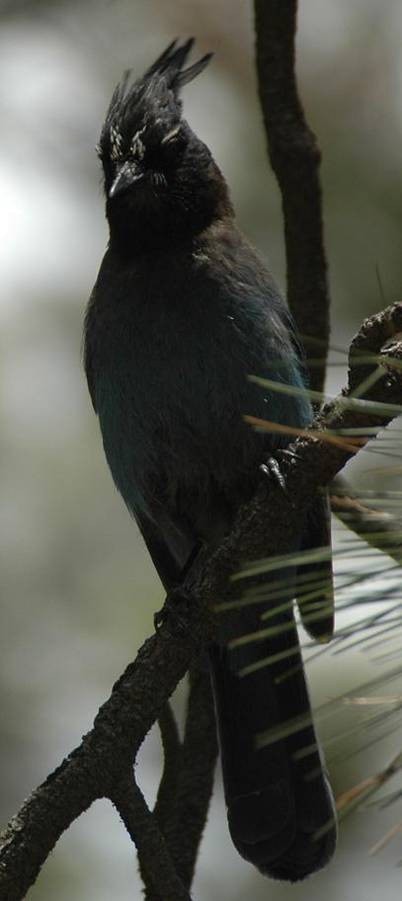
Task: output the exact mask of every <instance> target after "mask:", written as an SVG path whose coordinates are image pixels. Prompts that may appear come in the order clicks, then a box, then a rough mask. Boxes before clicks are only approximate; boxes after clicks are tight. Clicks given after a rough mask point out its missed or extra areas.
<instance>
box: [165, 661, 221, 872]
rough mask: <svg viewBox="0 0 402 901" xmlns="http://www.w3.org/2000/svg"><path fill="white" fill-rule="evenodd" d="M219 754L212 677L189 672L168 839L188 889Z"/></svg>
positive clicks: (206, 674) (194, 670) (203, 672)
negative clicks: (178, 764) (182, 738)
mask: <svg viewBox="0 0 402 901" xmlns="http://www.w3.org/2000/svg"><path fill="white" fill-rule="evenodd" d="M217 754H218V743H217V737H216V724H215V711H214V703H213V697H212V689H211V677H210V673H209V667H208V663H207V661H205V668H204V669H198V668H197V669H196V668H193V669H192V670H191V671H190V694H189V701H188V709H187V717H186V729H185V734H184V741H183V763H182V768H181V772H180V779H179V785H178V793H177V803H176V811H175V823H174V829H173V830H172V832H173V834H172V836H171V843H172V844H171V848H172V856H173V859H174V860H175V863H176V867H177V872H178V874H179V875H180V877H181V879H182V880H183V884H184V885H185V886H187V887H189V886H191V882H192V879H193V874H194V868H195V863H196V859H197V853H198V849H199V845H200V841H201V837H202V833H203V830H204V827H205V822H206V819H207V814H208V807H209V802H210V799H211V795H212V789H213V782H214V770H215V763H216V758H217Z"/></svg>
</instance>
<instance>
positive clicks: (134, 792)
mask: <svg viewBox="0 0 402 901" xmlns="http://www.w3.org/2000/svg"><path fill="white" fill-rule="evenodd" d="M111 800H112V802H113V804H114V805H115V807H116V809H117V810H118V812H119V814H120V817H121V819H122V821H123V823H124V825H125V827H126V829H127V832H128V833H129V835H130V836H131V838H132V840H133V842H134V843H135V845H136V848H137V850H138V856H139V859H140V861H141V875H142V878H143V881H144V883H145V886H146V888H147V889H148V888H150V889H151V892H152V894H153V893H154V892H156V893H157V894H156V895H155V897H158V898H159V897H161V896H160V895H159V890H160V886H163V901H191V898H190V895H189V893H188V891H187V889H186V888H185V887H184V885H183V883H182V881H181V879H180V877H179V876H178V874H177V869H176V867H175V866H174V863H173V861H172V858H171V855H170V853H169V850H168V846H167V843H166V842H165V839H164V837H163V835H162V832H161V831H160V829H159V828H158V825H157V820H156V817H155V816H153V814H152V813H151V812H150V810H149V809H148V806H147V804H146V802H145V799H144V797H143V794H142V792H141V791H140V789H139V788H138V785H137V784H136V782H135V781H134V777H133V774H132V772H130V771H128V772H127V773H126V774H125V775H124V776H123V778H121V780H120V783H119V785H118V786H116V787H115V788H114V789H113V792H112V797H111Z"/></svg>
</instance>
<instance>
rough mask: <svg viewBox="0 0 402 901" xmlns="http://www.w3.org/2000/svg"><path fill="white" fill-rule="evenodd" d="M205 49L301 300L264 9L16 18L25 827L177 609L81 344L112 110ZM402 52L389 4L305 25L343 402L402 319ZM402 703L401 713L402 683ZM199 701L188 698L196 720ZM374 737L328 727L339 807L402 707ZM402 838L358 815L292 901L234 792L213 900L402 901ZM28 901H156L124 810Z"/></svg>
mask: <svg viewBox="0 0 402 901" xmlns="http://www.w3.org/2000/svg"><path fill="white" fill-rule="evenodd" d="M192 34H195V35H196V36H197V38H198V52H199V53H200V54H201V53H203V52H207V51H209V50H213V51H214V52H215V58H214V60H213V62H212V64H211V65H210V66H209V68H208V69H207V71H206V72H205V74H204V75H203V76H202V78H199V79H197V80H196V81H195V82H194V83H193V84H191V85H190V86H189V87H188V88H186V90H185V96H184V107H185V115H186V117H187V118H188V120H189V121H190V123H191V125H192V126H193V127H194V129H195V130H196V131H197V132H198V133H199V134H200V136H202V138H203V139H204V140H205V141H206V143H207V144H208V145H209V146H210V147H211V149H212V151H213V154H214V156H215V158H216V160H217V161H218V163H219V165H220V166H221V168H222V169H223V171H224V173H225V175H226V177H227V179H228V181H229V184H230V186H231V189H232V195H233V199H234V202H235V206H236V209H237V215H238V220H239V222H240V224H241V226H242V228H243V229H244V231H245V232H246V233H247V234H248V236H249V237H250V238H251V239H252V240H253V241H254V242H255V244H256V245H257V246H258V248H259V249H260V251H261V253H262V254H263V256H264V257H265V258H266V259H267V260H268V262H269V265H270V267H271V269H272V271H273V272H274V274H275V276H276V278H277V280H278V282H279V284H280V285H282V286H283V285H284V250H283V240H282V230H281V215H280V202H279V197H278V191H277V188H276V185H275V182H274V180H273V178H272V176H271V174H270V172H269V168H268V165H267V160H266V153H265V141H264V134H263V130H262V126H261V121H260V114H259V109H258V104H257V99H256V84H255V73H254V61H253V44H254V37H253V22H252V4H251V2H250V0H171V2H170V3H165V2H163V0H87V2H86V3H79V2H74V0H65V2H63V0H57V2H56V0H49V2H46V0H41V2H40V0H36V2H34V0H32V2H23V0H9V2H5V0H3V2H0V105H1V124H2V139H1V145H0V192H1V193H0V196H1V214H0V228H1V239H0V257H1V264H0V266H1V281H2V292H1V298H0V344H1V355H0V456H1V463H2V467H1V473H2V478H1V502H0V530H1V532H0V560H1V582H0V586H1V588H0V590H1V600H2V609H1V622H0V642H1V653H0V668H1V686H0V693H1V710H2V715H1V720H0V759H1V763H0V773H1V797H0V811H1V819H2V820H3V821H5V820H7V819H8V818H9V816H10V815H11V814H12V813H14V812H15V810H16V809H17V808H18V807H19V806H20V804H21V802H22V800H23V798H24V797H25V796H26V795H27V794H28V793H29V792H30V791H31V790H32V788H33V787H34V786H35V785H37V784H38V783H39V782H41V781H42V780H43V779H44V778H45V776H46V775H47V773H48V772H49V771H50V770H51V769H53V768H54V767H55V766H56V765H57V764H58V762H59V760H60V759H61V758H62V756H64V754H65V753H66V752H68V751H69V750H70V749H71V748H73V747H74V746H75V745H76V744H77V743H78V742H79V741H80V737H81V735H82V733H83V732H84V731H86V730H87V729H88V728H89V726H90V724H91V722H92V719H93V716H94V714H95V712H96V710H97V708H98V706H99V704H100V703H101V702H102V701H103V700H104V699H105V698H106V696H107V695H108V694H109V692H110V688H111V685H112V683H113V681H114V680H115V679H116V678H117V677H118V676H119V675H120V673H121V672H122V670H123V669H124V667H125V666H126V664H127V662H128V661H129V660H130V659H132V658H133V656H134V654H135V651H136V649H137V647H138V646H139V644H140V643H141V642H142V641H143V639H144V638H145V637H146V636H147V635H148V634H149V632H150V631H151V630H152V628H153V626H152V614H153V611H154V610H155V609H157V608H158V607H159V606H160V604H161V601H162V597H163V595H162V589H161V586H160V583H159V582H158V579H157V578H156V576H155V574H154V572H153V568H152V565H151V564H150V561H149V559H148V556H147V554H146V552H145V550H144V548H143V546H142V543H141V541H140V539H139V536H138V533H137V529H136V527H135V525H134V524H133V522H132V521H131V520H130V517H129V515H128V513H127V512H126V510H125V508H124V505H123V503H122V501H121V500H120V498H119V497H118V495H117V493H116V491H115V489H114V487H113V484H112V481H111V478H110V476H109V473H108V471H107V467H106V463H105V461H104V458H103V452H102V447H101V441H100V437H99V434H98V426H97V421H96V418H95V416H94V414H93V411H92V408H91V405H90V401H89V397H88V394H87V389H86V384H85V379H84V375H83V370H82V365H81V355H80V353H81V352H80V345H81V331H82V319H83V312H84V307H85V303H86V299H87V297H88V295H89V293H90V290H91V287H92V284H93V282H94V280H95V276H96V273H97V269H98V266H99V263H100V260H101V257H102V254H103V251H104V248H105V244H106V241H107V230H106V224H105V219H104V211H103V198H102V191H101V181H100V170H99V165H98V162H97V159H96V156H95V153H94V146H95V144H96V142H97V139H98V136H99V131H100V126H101V123H102V119H103V115H104V112H105V109H106V107H107V104H108V101H109V98H110V95H111V92H112V89H113V87H114V86H115V84H116V82H117V81H118V79H119V78H120V76H121V73H122V70H123V69H125V68H127V67H131V66H132V67H133V69H134V71H135V72H138V74H141V73H142V71H143V69H144V68H145V67H146V66H148V65H149V64H150V63H151V62H152V61H153V59H154V58H155V56H156V55H158V54H159V53H160V52H161V50H162V49H163V48H164V46H165V45H166V44H167V43H168V42H169V41H170V40H171V39H172V38H173V37H175V36H184V37H186V36H188V35H192ZM401 43H402V7H401V4H400V2H399V0H388V2H387V4H386V12H385V11H384V5H383V4H380V3H378V0H354V2H353V3H350V0H338V2H337V3H336V4H334V3H333V2H331V0H304V2H303V0H301V2H300V27H299V36H298V72H299V78H300V90H301V94H302V97H303V100H304V104H305V108H306V112H307V115H308V117H309V121H310V124H311V125H312V127H313V128H314V130H315V132H316V133H317V135H318V138H319V143H320V146H321V149H322V152H323V168H322V181H323V188H324V212H325V223H326V238H327V250H328V256H329V263H330V280H331V290H332V301H333V306H332V341H333V345H334V347H336V348H338V350H337V351H335V350H334V351H333V354H332V358H331V359H332V365H331V368H330V376H329V383H328V390H329V391H334V390H335V389H336V388H337V387H338V386H340V385H341V384H342V383H343V381H344V378H345V359H346V357H345V353H344V351H345V350H346V349H347V347H348V343H349V340H350V338H351V336H352V334H353V333H354V332H355V331H356V329H357V328H358V326H359V324H360V322H361V320H362V318H363V317H364V316H366V315H367V314H370V313H373V312H375V311H376V310H378V309H380V308H381V307H383V306H385V305H386V304H388V303H391V302H393V301H394V300H398V299H400V297H401V286H402V254H401V224H402V190H401V188H402V163H401V157H402V155H401V145H402V116H401V113H402V109H401V85H402V57H401V53H400V47H401ZM399 429H400V423H399ZM398 434H399V433H398V427H395V428H394V430H393V431H392V430H391V432H389V430H387V433H386V434H385V436H383V437H382V439H381V441H382V442H383V443H382V444H381V442H379V441H377V442H375V445H376V447H372V446H371V447H370V448H369V449H368V450H367V451H365V452H364V453H362V454H361V455H360V457H361V459H360V460H359V463H358V464H353V465H352V466H349V478H350V480H351V482H352V483H353V484H354V485H355V486H360V488H361V489H362V490H363V491H365V490H366V489H373V488H378V490H384V489H389V490H393V491H398V490H399V489H401V487H402V485H401V475H400V473H402V465H401V464H402V456H401V454H400V451H399V445H398ZM380 452H382V453H380ZM394 497H397V495H395V496H394ZM335 547H336V558H335V561H336V569H337V573H338V578H339V584H340V599H341V603H344V605H347V604H348V603H349V602H350V600H351V599H352V600H353V596H352V594H351V592H350V589H349V590H348V591H345V589H344V588H342V579H344V577H345V573H346V572H347V571H348V569H350V568H351V567H352V568H353V567H355V568H356V566H357V568H358V570H359V571H360V573H365V572H367V573H368V572H373V573H374V575H373V577H372V578H370V591H371V592H376V594H375V595H374V594H373V595H372V596H371V597H370V595H369V590H368V587H367V584H366V585H365V588H364V590H363V595H362V587H361V586H360V588H359V587H358V591H359V590H360V594H357V595H356V598H357V601H358V602H359V606H357V605H355V606H354V607H353V608H352V612H351V613H350V612H348V611H346V612H345V613H344V614H342V613H341V615H340V617H339V620H338V623H339V629H340V630H342V629H347V628H348V625H350V622H351V621H352V620H353V618H354V619H356V618H357V619H359V621H360V620H361V619H362V617H363V618H364V616H365V615H366V608H365V607H362V605H361V604H360V601H362V600H368V601H369V600H371V601H373V600H375V601H376V604H375V605H374V606H373V603H371V604H370V606H369V607H367V609H368V614H367V615H370V616H371V615H372V613H373V610H374V611H375V610H377V609H378V610H380V611H381V612H383V610H384V601H385V602H386V603H388V604H389V603H391V599H392V603H393V604H394V605H395V604H396V603H397V602H398V585H399V584H400V576H399V574H398V572H396V573H392V572H391V571H390V564H389V563H388V560H387V558H386V557H384V556H382V555H381V554H375V553H373V552H372V551H371V552H369V553H367V551H366V549H365V546H364V545H363V544H361V546H359V545H358V544H356V542H355V541H354V539H353V540H351V538H350V535H349V533H347V532H346V530H344V529H343V528H341V527H339V526H336V527H335ZM351 558H352V562H351V563H350V562H348V561H349V560H350V559H351ZM380 572H381V573H382V574H381V576H380V575H379V573H380ZM364 591H366V594H364ZM348 592H349V593H348ZM392 592H393V593H392ZM356 598H355V600H356ZM381 605H382V607H381ZM360 634H361V633H360V632H359V633H357V635H360ZM371 634H372V633H371ZM388 634H389V633H388ZM399 637H400V635H399ZM391 638H393V639H396V640H397V639H398V633H396V632H393V633H391ZM370 646H371V645H370V643H369V644H363V645H356V643H355V642H354V641H352V640H348V641H346V642H344V643H343V644H342V645H341V646H335V648H334V649H330V650H329V651H326V652H325V653H324V654H321V655H320V656H319V657H318V658H317V659H315V660H314V662H313V663H312V664H311V666H310V681H311V685H312V693H313V698H314V701H315V703H316V704H317V705H318V706H319V705H321V704H325V703H326V702H328V701H329V700H331V699H333V698H335V697H337V696H338V695H340V694H342V692H345V691H346V692H347V691H357V693H359V690H358V688H357V687H358V686H359V685H360V684H362V683H364V682H365V681H368V680H372V679H376V678H378V677H380V675H381V673H382V672H383V670H384V668H385V669H386V670H387V669H389V662H390V655H389V654H387V657H386V659H384V654H383V653H382V652H379V651H378V650H377V653H376V652H375V651H373V648H374V647H375V645H374V644H373V646H372V650H371V652H370V653H368V652H367V647H370ZM393 647H394V646H393ZM395 648H396V650H398V642H397V643H396V646H395ZM336 651H341V652H342V653H336ZM308 654H310V656H311V655H312V656H315V652H314V651H308ZM395 665H396V664H395V662H394V663H393V666H394V667H395ZM386 689H387V690H390V691H391V693H392V694H393V695H395V696H396V697H398V693H399V695H400V694H401V680H399V683H398V679H396V680H394V683H393V684H392V686H391V689H389V686H388V684H387V685H386ZM375 691H376V694H384V692H385V689H384V688H383V687H381V688H379V687H378V686H377V687H376V690H375ZM362 693H363V694H364V693H365V692H362ZM183 697H184V689H180V691H179V692H178V698H177V705H178V709H179V710H180V708H181V706H182V703H183ZM325 709H326V708H324V711H325ZM360 710H362V711H363V712H362V713H361V712H360ZM391 728H392V730H393V731H392V733H390V734H388V732H390V730H391ZM375 729H377V731H375ZM375 729H374V731H373V728H372V725H370V723H367V719H365V710H364V708H359V707H353V708H350V707H347V706H345V705H344V706H342V704H340V705H338V706H336V705H334V713H333V715H332V716H331V717H329V718H325V717H322V727H321V733H322V735H323V738H324V739H325V740H326V742H327V747H328V757H329V761H330V767H331V775H332V779H333V783H334V786H335V788H336V790H337V791H338V792H340V791H343V790H345V789H347V788H349V787H350V786H352V785H354V784H355V783H357V782H359V781H360V780H361V779H363V778H365V777H366V776H368V775H370V774H372V773H373V772H377V771H378V770H379V769H381V768H382V767H383V766H384V765H385V764H386V763H387V762H388V760H389V759H390V758H391V757H392V756H393V755H394V754H396V753H397V751H398V750H399V748H400V742H401V734H402V730H400V729H399V721H398V705H396V707H395V710H394V712H393V717H392V720H390V721H389V720H386V721H385V722H384V724H383V725H382V726H381V722H380V723H377V724H375ZM398 730H399V731H398ZM385 733H387V734H386V735H385V737H384V739H383V740H382V741H380V742H378V741H376V742H375V743H374V744H373V739H374V738H378V736H379V735H380V734H385ZM159 767H160V748H159V741H158V736H157V733H156V732H155V734H152V735H151V736H150V737H149V739H147V742H146V743H145V745H144V748H143V750H142V753H141V759H140V763H139V769H138V772H139V774H140V776H139V781H140V783H141V785H142V786H143V788H144V790H145V793H146V795H147V797H148V798H149V799H152V797H153V795H154V793H155V786H156V783H157V776H158V772H159ZM399 786H400V783H399ZM392 788H394V789H397V790H398V785H397V784H396V783H394V784H393V786H392ZM400 818H401V811H400V808H398V806H397V805H392V806H386V807H384V808H381V809H378V808H377V807H373V806H370V807H366V808H365V809H364V810H363V811H359V812H357V813H356V814H355V815H353V816H351V817H349V818H348V819H346V820H345V823H344V825H343V827H342V831H341V839H340V845H339V851H338V854H337V856H336V859H335V860H334V862H333V863H331V865H330V866H329V867H328V869H327V870H326V871H325V872H324V873H322V874H320V875H317V876H315V877H313V878H312V879H310V880H309V881H308V883H307V884H303V885H300V886H294V887H287V886H284V885H279V884H275V883H273V882H268V881H267V880H265V879H264V878H263V877H260V876H259V875H258V874H257V873H256V872H255V871H254V870H253V869H252V868H251V867H249V866H248V865H247V864H246V863H245V862H243V861H242V860H241V859H240V858H239V857H238V856H237V854H236V852H235V851H234V850H233V848H232V847H231V845H230V842H229V840H228V836H227V829H226V821H225V813H224V804H223V799H222V794H221V789H220V781H219V775H218V777H217V788H216V793H215V797H214V801H213V805H212V810H211V815H210V819H209V823H208V827H207V830H206V835H205V839H204V842H203V846H202V852H201V856H200V861H199V867H198V872H197V878H196V882H195V887H194V896H195V897H197V898H199V899H202V901H215V899H217V898H219V899H221V901H242V899H245V898H251V897H252V898H253V899H256V901H258V899H263V898H264V899H265V898H268V897H269V898H272V899H273V901H283V899H288V898H289V899H295V901H302V899H309V901H318V899H321V898H322V896H323V893H324V892H325V895H326V899H327V901H335V899H338V898H340V897H345V898H349V897H350V898H351V897H353V899H354V901H359V899H363V898H364V899H367V898H377V896H378V893H379V891H381V896H382V899H383V901H388V899H391V898H395V897H396V896H398V897H399V894H398V895H396V893H397V892H398V893H400V883H401V871H400V869H398V868H397V866H396V865H397V863H398V861H399V859H400V857H401V856H402V853H401V847H400V845H401V841H400V839H401V835H400V834H399V838H397V839H396V841H394V842H393V843H391V844H390V845H389V846H388V847H387V848H386V849H385V850H384V851H383V852H381V854H379V855H376V856H369V849H370V847H372V845H373V844H374V843H375V842H376V841H377V840H378V839H380V838H381V837H382V836H383V835H384V834H385V833H386V832H387V830H388V829H390V828H391V827H392V826H393V825H394V824H395V823H396V822H398V819H400ZM29 897H30V898H32V899H33V901H48V899H52V901H53V899H55V901H56V899H57V901H73V899H77V901H78V899H80V901H82V899H85V901H95V899H96V901H110V898H111V897H114V898H116V899H117V898H118V899H119V901H128V899H133V898H140V897H141V885H140V882H139V880H138V877H137V873H136V862H135V855H134V854H133V851H132V848H131V845H130V842H129V840H128V838H127V837H126V835H125V833H124V829H123V827H122V826H121V824H120V823H119V821H118V817H117V815H116V813H115V812H114V811H113V809H112V808H111V806H110V805H109V804H108V803H106V802H102V803H101V802H98V803H97V804H96V805H95V806H94V807H93V808H92V809H91V810H90V811H89V812H88V813H87V814H86V815H85V816H83V817H82V818H81V819H80V820H79V821H78V822H76V823H75V824H74V825H73V826H72V828H71V829H70V831H69V832H68V834H66V835H65V836H63V838H62V839H61V841H60V843H59V844H58V846H57V848H56V850H55V851H54V853H53V855H52V857H51V859H50V860H49V861H48V862H47V864H46V866H45V867H44V869H43V872H42V873H41V875H40V878H39V880H38V882H37V885H36V886H35V888H34V889H32V891H31V893H30V894H29Z"/></svg>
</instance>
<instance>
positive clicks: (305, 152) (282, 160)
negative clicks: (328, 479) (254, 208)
mask: <svg viewBox="0 0 402 901" xmlns="http://www.w3.org/2000/svg"><path fill="white" fill-rule="evenodd" d="M297 6H298V4H297V0H254V10H255V26H256V61H257V76H258V91H259V96H260V102H261V109H262V113H263V119H264V125H265V132H266V137H267V143H268V152H269V158H270V161H271V165H272V168H273V170H274V172H275V175H276V178H277V181H278V184H279V188H280V191H281V196H282V207H283V217H284V229H285V245H286V263H287V298H288V303H289V307H290V309H291V311H292V313H293V316H294V318H295V320H296V323H297V327H298V330H299V332H300V334H301V335H302V336H303V340H304V342H305V344H306V346H307V349H308V338H309V337H310V338H312V339H314V345H316V344H317V342H318V344H319V347H320V358H321V361H322V362H321V365H319V366H316V367H312V368H311V369H310V372H309V375H310V385H311V387H312V388H313V389H314V390H316V391H322V390H323V385H324V381H325V372H326V357H327V353H328V341H329V288H328V279H327V262H326V256H325V248H324V237H323V233H324V227H323V220H322V198H321V185H320V179H319V166H320V160H321V154H320V150H319V148H318V145H317V141H316V138H315V135H314V133H313V132H312V130H311V128H310V127H309V125H308V124H307V122H306V118H305V115H304V111H303V107H302V104H301V102H300V98H299V95H298V90H297V83H296V72H295V41H296V28H297Z"/></svg>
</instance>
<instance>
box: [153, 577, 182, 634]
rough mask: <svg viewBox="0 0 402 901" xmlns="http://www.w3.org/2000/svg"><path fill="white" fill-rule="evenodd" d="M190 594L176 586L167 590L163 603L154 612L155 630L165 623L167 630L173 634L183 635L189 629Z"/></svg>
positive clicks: (157, 630)
mask: <svg viewBox="0 0 402 901" xmlns="http://www.w3.org/2000/svg"><path fill="white" fill-rule="evenodd" d="M190 605H191V598H190V595H189V593H188V592H187V591H185V589H183V588H181V587H178V588H174V589H173V590H172V591H169V594H168V595H167V596H166V600H165V603H164V605H163V607H162V608H161V609H160V610H157V611H156V613H155V614H154V627H155V632H159V629H160V628H161V626H163V625H164V624H165V623H167V625H168V628H169V631H170V632H171V633H172V634H175V635H184V634H185V633H186V632H187V631H188V629H189V627H190V626H189V607H190Z"/></svg>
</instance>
